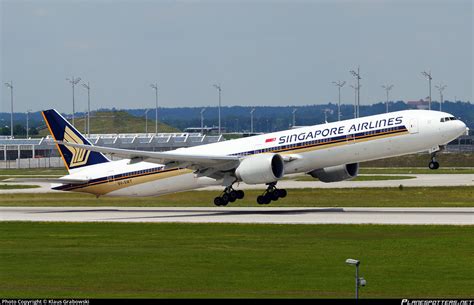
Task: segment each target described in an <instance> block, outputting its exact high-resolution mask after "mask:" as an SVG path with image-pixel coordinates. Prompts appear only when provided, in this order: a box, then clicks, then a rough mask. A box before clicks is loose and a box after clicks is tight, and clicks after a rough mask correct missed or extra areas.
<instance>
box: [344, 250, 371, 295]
mask: <svg viewBox="0 0 474 305" xmlns="http://www.w3.org/2000/svg"><path fill="white" fill-rule="evenodd" d="M346 264H348V265H352V266H355V267H356V274H355V287H356V300H358V299H359V287H360V286H362V287H364V286H365V285H367V281H366V280H365V279H364V278H363V277H359V265H360V261H358V260H356V259H352V258H348V259H346Z"/></svg>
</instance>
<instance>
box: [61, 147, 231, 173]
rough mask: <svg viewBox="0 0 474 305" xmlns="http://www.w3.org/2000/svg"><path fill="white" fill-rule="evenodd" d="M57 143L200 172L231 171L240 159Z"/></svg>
mask: <svg viewBox="0 0 474 305" xmlns="http://www.w3.org/2000/svg"><path fill="white" fill-rule="evenodd" d="M57 143H58V144H62V145H66V146H72V147H77V148H82V149H85V150H90V151H96V152H101V153H106V154H111V155H115V156H118V157H121V158H126V159H130V160H131V162H133V163H135V162H141V161H146V162H152V163H157V164H165V165H176V166H179V167H183V168H184V167H185V168H193V169H200V170H201V169H208V168H214V169H218V170H230V169H233V168H235V167H237V165H238V164H239V157H237V156H222V155H193V154H184V153H178V152H154V151H143V150H132V149H120V148H112V147H103V146H91V145H82V144H76V143H68V142H63V141H57Z"/></svg>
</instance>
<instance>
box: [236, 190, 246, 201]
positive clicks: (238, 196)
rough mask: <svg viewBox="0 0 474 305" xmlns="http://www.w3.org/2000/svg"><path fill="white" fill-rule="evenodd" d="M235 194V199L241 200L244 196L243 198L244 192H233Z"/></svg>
mask: <svg viewBox="0 0 474 305" xmlns="http://www.w3.org/2000/svg"><path fill="white" fill-rule="evenodd" d="M235 192H236V194H237V199H242V198H244V196H245V193H244V191H242V190H238V191H235Z"/></svg>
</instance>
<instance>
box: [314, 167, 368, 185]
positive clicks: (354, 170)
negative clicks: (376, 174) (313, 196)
mask: <svg viewBox="0 0 474 305" xmlns="http://www.w3.org/2000/svg"><path fill="white" fill-rule="evenodd" d="M308 174H309V175H311V176H313V177H314V178H318V179H319V180H320V181H322V182H337V181H343V180H347V179H351V178H354V177H356V176H357V175H358V174H359V163H352V164H343V165H337V166H331V167H326V168H318V169H315V170H313V171H310V172H309V173H308Z"/></svg>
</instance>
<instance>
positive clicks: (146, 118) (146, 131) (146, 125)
mask: <svg viewBox="0 0 474 305" xmlns="http://www.w3.org/2000/svg"><path fill="white" fill-rule="evenodd" d="M148 111H150V109H146V110H145V133H146V136H147V137H148Z"/></svg>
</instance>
